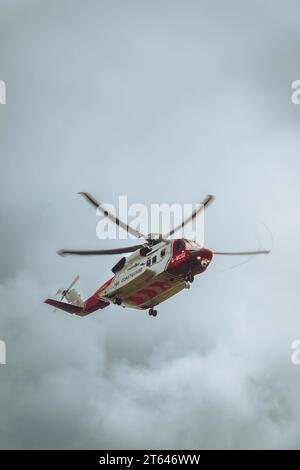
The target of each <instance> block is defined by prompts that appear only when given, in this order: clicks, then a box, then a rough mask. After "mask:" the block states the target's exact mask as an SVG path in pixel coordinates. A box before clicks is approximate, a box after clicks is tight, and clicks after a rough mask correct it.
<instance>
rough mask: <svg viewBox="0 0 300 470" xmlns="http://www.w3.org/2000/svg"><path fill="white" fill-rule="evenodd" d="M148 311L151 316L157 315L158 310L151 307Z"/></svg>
mask: <svg viewBox="0 0 300 470" xmlns="http://www.w3.org/2000/svg"><path fill="white" fill-rule="evenodd" d="M148 313H149V315H150V317H156V315H157V310H154V308H150V309H149V312H148Z"/></svg>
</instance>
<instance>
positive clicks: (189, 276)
mask: <svg viewBox="0 0 300 470" xmlns="http://www.w3.org/2000/svg"><path fill="white" fill-rule="evenodd" d="M185 280H186V281H187V282H190V283H192V282H194V276H193V274H192V273H188V274H187V276H186V279H185Z"/></svg>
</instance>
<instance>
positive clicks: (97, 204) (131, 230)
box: [78, 192, 147, 240]
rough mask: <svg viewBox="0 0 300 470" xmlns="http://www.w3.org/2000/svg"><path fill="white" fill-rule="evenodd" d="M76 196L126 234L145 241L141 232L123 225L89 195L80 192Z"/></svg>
mask: <svg viewBox="0 0 300 470" xmlns="http://www.w3.org/2000/svg"><path fill="white" fill-rule="evenodd" d="M78 194H81V196H83V197H84V198H85V199H86V200H87V201H88V202H89V203H90V204H92V205H93V206H94V207H95V208H96V209H99V210H100V211H101V212H102V213H103V215H105V217H107V218H108V219H109V220H110V221H111V222H113V223H114V224H116V225H118V226H119V227H121V228H122V229H123V230H125V231H126V232H128V233H130V235H133V236H134V237H136V238H144V239H145V240H146V239H147V237H146V236H145V235H143V234H142V233H141V232H139V231H138V230H136V229H134V228H133V227H131V226H130V225H128V224H125V222H122V220H120V219H119V218H118V217H116V216H115V215H113V214H111V213H110V212H108V210H107V209H106V208H105V207H104V206H103V204H101V203H100V202H98V201H97V199H95V198H94V197H93V196H92V195H91V194H90V193H85V192H80V193H78Z"/></svg>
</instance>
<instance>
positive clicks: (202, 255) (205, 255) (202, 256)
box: [197, 248, 213, 268]
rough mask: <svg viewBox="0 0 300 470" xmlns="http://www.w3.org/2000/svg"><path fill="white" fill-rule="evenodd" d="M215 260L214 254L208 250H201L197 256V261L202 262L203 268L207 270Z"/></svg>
mask: <svg viewBox="0 0 300 470" xmlns="http://www.w3.org/2000/svg"><path fill="white" fill-rule="evenodd" d="M212 258H213V252H212V251H210V250H208V249H207V248H200V250H199V251H198V255H197V260H198V261H199V262H200V264H201V266H202V268H207V266H208V265H209V264H210V262H211V260H212Z"/></svg>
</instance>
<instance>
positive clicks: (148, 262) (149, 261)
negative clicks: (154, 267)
mask: <svg viewBox="0 0 300 470" xmlns="http://www.w3.org/2000/svg"><path fill="white" fill-rule="evenodd" d="M146 264H147V266H151V258H148V259H147V263H146Z"/></svg>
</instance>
